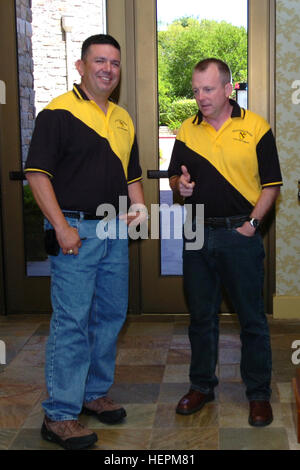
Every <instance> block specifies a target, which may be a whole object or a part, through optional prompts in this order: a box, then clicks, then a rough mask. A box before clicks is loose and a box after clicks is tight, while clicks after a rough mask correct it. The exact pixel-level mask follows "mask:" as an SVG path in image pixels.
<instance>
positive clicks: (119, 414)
mask: <svg viewBox="0 0 300 470" xmlns="http://www.w3.org/2000/svg"><path fill="white" fill-rule="evenodd" d="M81 413H84V414H85V415H87V416H96V418H98V420H99V421H101V423H105V424H118V423H121V421H123V419H124V418H126V416H127V414H126V411H125V410H124V408H120V409H119V410H113V411H103V412H102V413H97V412H96V411H93V410H89V409H88V408H86V407H85V406H84V407H83V408H82V410H81ZM112 413H115V416H113V415H112Z"/></svg>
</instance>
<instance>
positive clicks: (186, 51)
mask: <svg viewBox="0 0 300 470" xmlns="http://www.w3.org/2000/svg"><path fill="white" fill-rule="evenodd" d="M208 57H216V58H218V59H221V60H224V61H225V62H226V63H227V64H228V65H229V67H230V69H231V72H232V78H233V82H242V81H247V31H246V30H245V28H244V27H238V26H233V25H232V24H230V23H226V22H225V21H222V22H219V23H218V22H216V21H211V20H201V21H198V20H197V19H195V18H189V17H185V18H180V19H178V20H175V21H174V22H173V23H172V24H171V25H169V26H168V29H167V30H166V31H160V32H159V33H158V68H159V73H158V80H159V97H160V106H161V108H164V107H167V106H168V104H169V103H171V102H173V101H174V100H178V99H179V98H192V96H193V95H192V90H191V76H192V70H193V68H194V66H195V65H196V63H197V62H199V61H200V60H202V59H206V58H208ZM163 112H164V111H163Z"/></svg>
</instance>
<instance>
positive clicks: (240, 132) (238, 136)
mask: <svg viewBox="0 0 300 470" xmlns="http://www.w3.org/2000/svg"><path fill="white" fill-rule="evenodd" d="M232 132H234V136H233V140H237V141H238V142H242V143H243V144H250V141H249V139H250V138H251V137H252V134H251V133H250V132H248V131H245V130H244V129H235V130H234V131H232Z"/></svg>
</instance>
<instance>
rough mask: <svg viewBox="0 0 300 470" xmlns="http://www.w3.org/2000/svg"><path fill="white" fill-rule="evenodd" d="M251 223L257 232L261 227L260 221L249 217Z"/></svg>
mask: <svg viewBox="0 0 300 470" xmlns="http://www.w3.org/2000/svg"><path fill="white" fill-rule="evenodd" d="M249 223H250V225H252V227H253V228H255V230H256V229H257V227H258V226H259V220H258V219H254V218H253V217H249Z"/></svg>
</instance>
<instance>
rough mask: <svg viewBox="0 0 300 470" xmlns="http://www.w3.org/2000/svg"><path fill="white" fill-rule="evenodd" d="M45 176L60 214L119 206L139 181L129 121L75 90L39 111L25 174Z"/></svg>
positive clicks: (111, 105)
mask: <svg viewBox="0 0 300 470" xmlns="http://www.w3.org/2000/svg"><path fill="white" fill-rule="evenodd" d="M29 171H37V172H42V173H45V174H47V175H48V176H49V177H50V178H51V181H52V184H53V188H54V191H55V194H56V197H57V200H58V203H59V205H60V207H61V208H62V209H65V210H81V211H85V212H89V213H92V214H95V213H96V210H97V207H98V206H99V205H100V204H103V203H109V204H112V205H113V206H114V207H115V208H116V209H118V206H119V196H127V195H128V184H130V183H133V182H135V181H139V180H140V179H141V175H142V171H141V168H140V165H139V156H138V147H137V141H136V136H135V131H134V126H133V123H132V120H131V118H130V116H129V114H128V113H127V111H125V109H123V108H121V107H120V106H118V105H116V104H114V103H112V102H109V107H108V111H107V114H106V115H105V113H104V112H103V111H102V109H101V108H99V106H98V105H97V104H96V103H95V102H94V101H92V100H89V98H88V97H87V96H86V95H85V93H84V92H83V90H81V88H80V87H79V86H78V85H74V88H73V90H72V91H69V92H67V93H65V94H63V95H61V96H59V97H57V98H55V99H54V100H53V101H51V103H50V104H49V105H48V106H46V108H45V109H43V110H42V111H41V112H40V113H39V115H38V117H37V119H36V123H35V129H34V132H33V136H32V141H31V145H30V149H29V153H28V158H27V161H26V165H25V172H29Z"/></svg>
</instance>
